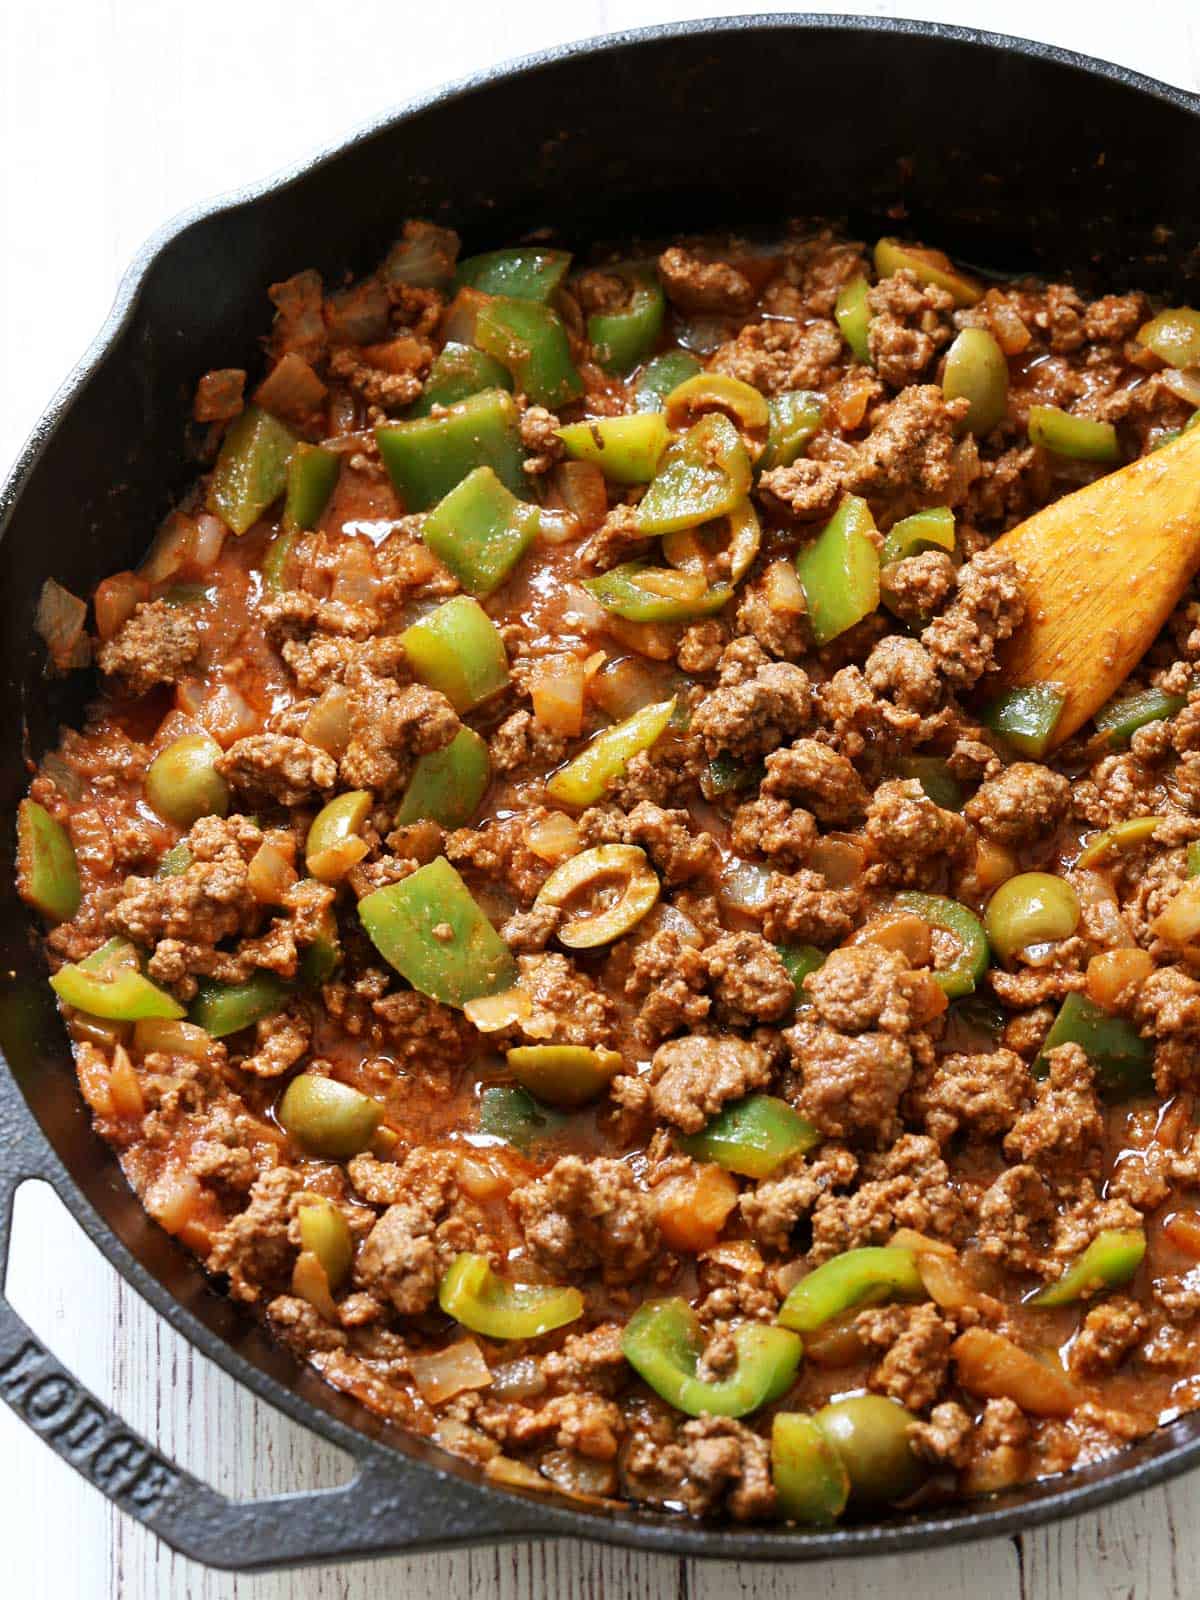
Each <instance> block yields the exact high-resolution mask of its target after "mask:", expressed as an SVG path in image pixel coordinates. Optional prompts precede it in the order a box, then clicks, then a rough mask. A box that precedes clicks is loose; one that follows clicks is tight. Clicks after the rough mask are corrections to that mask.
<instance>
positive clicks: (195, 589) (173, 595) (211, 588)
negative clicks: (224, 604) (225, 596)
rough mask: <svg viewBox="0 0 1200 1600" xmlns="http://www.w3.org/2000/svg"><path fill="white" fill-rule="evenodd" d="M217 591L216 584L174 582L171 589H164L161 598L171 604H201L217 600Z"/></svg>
mask: <svg viewBox="0 0 1200 1600" xmlns="http://www.w3.org/2000/svg"><path fill="white" fill-rule="evenodd" d="M217 593H218V590H217V586H216V584H204V583H199V582H196V583H173V584H172V585H171V587H170V588H169V589H164V590H163V592H162V594H161V596H160V599H162V600H165V601H166V603H167V605H169V606H199V605H206V604H207V603H208V602H209V601H210V600H215V599H216V598H217Z"/></svg>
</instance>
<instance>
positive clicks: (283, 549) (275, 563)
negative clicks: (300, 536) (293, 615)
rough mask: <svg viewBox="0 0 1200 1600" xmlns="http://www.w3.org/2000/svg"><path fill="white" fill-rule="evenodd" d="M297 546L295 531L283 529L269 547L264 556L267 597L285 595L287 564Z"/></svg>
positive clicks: (264, 587)
mask: <svg viewBox="0 0 1200 1600" xmlns="http://www.w3.org/2000/svg"><path fill="white" fill-rule="evenodd" d="M295 544H296V534H295V531H294V529H291V528H286V529H281V530H280V532H279V533H277V534H276V535H275V537H274V538H273V539H272V540H271V542H270V544H269V545H268V546H267V549H266V554H265V555H264V556H263V564H262V576H263V591H264V593H265V594H267V595H280V594H283V592H284V591H285V589H286V588H287V564H288V562H289V560H290V559H291V555H292V551H293V549H294V548H295Z"/></svg>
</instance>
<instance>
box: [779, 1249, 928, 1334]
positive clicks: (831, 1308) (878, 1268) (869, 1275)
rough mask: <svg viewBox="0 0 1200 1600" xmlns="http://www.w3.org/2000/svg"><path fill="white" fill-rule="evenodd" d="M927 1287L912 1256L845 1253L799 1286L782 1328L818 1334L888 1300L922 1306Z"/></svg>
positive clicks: (864, 1251)
mask: <svg viewBox="0 0 1200 1600" xmlns="http://www.w3.org/2000/svg"><path fill="white" fill-rule="evenodd" d="M924 1294H925V1286H924V1284H923V1283H922V1282H921V1274H920V1273H919V1272H918V1270H917V1258H916V1256H915V1254H914V1253H913V1252H912V1251H911V1250H905V1249H902V1248H900V1247H899V1246H898V1245H867V1246H864V1247H863V1248H862V1249H859V1250H844V1251H842V1253H841V1254H840V1255H836V1256H831V1257H830V1259H829V1260H828V1261H823V1262H822V1263H821V1265H820V1266H819V1267H814V1268H813V1270H812V1271H811V1272H810V1273H809V1274H808V1275H807V1276H806V1277H803V1278H801V1279H800V1281H799V1283H797V1284H794V1285H793V1286H792V1288H791V1290H790V1291H789V1293H788V1297H787V1299H786V1300H785V1301H784V1302H783V1304H782V1306H780V1308H779V1319H778V1320H779V1322H780V1323H781V1324H782V1326H783V1327H785V1328H792V1329H794V1330H795V1331H796V1332H797V1333H814V1332H815V1331H816V1330H817V1329H818V1328H820V1327H822V1326H823V1325H824V1324H825V1323H826V1322H829V1321H830V1320H831V1319H832V1318H834V1317H840V1316H841V1315H842V1314H843V1313H844V1312H847V1311H853V1310H855V1309H856V1308H857V1307H859V1306H875V1305H879V1304H880V1302H881V1301H884V1300H894V1299H897V1298H899V1299H909V1300H920V1299H922V1298H923V1297H924Z"/></svg>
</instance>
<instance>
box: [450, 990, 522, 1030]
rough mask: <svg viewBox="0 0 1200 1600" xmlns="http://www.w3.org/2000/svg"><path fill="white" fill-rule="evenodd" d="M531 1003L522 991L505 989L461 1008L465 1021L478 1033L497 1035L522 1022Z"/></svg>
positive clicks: (485, 995) (470, 1001)
mask: <svg viewBox="0 0 1200 1600" xmlns="http://www.w3.org/2000/svg"><path fill="white" fill-rule="evenodd" d="M532 1009H533V1003H532V1001H531V1000H530V998H529V996H528V995H527V994H526V993H525V990H524V989H517V988H513V989H505V990H504V991H503V992H502V993H501V994H484V995H480V996H479V997H478V998H477V999H475V1000H468V1001H467V1003H466V1005H465V1006H463V1015H464V1016H465V1017H466V1019H467V1021H468V1022H469V1023H471V1024H472V1025H473V1026H474V1027H476V1028H478V1029H479V1031H480V1033H498V1032H499V1031H500V1029H501V1028H509V1027H511V1026H512V1024H513V1023H514V1022H524V1020H525V1018H526V1017H527V1016H528V1015H529V1013H530V1012H531V1011H532Z"/></svg>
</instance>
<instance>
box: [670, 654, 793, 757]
mask: <svg viewBox="0 0 1200 1600" xmlns="http://www.w3.org/2000/svg"><path fill="white" fill-rule="evenodd" d="M810 717H811V708H810V697H809V687H808V674H807V673H806V672H805V671H804V670H803V668H801V667H795V666H792V665H791V664H790V663H789V662H785V661H770V662H765V663H764V664H763V665H762V666H761V667H759V668H758V670H757V671H756V672H755V674H754V676H753V677H751V678H745V679H743V680H742V681H740V682H737V683H730V684H726V683H725V682H724V681H722V684H721V685H720V686H719V687H717V688H716V689H714V690H713V691H712V693H711V694H708V695H706V696H705V697H704V699H703V700H701V702H700V704H699V705H698V706H697V707H696V709H695V711H693V713H692V722H691V731H692V732H693V733H694V734H695V735H696V736H697V738H699V739H702V740H703V741H704V748H705V750H706V751H707V752H708V755H709V757H710V758H712V759H715V758H716V757H717V756H719V755H729V756H732V757H733V758H734V760H737V761H750V760H753V759H754V757H756V756H761V755H765V754H767V753H768V752H769V751H772V750H778V748H779V746H780V745H781V744H784V743H786V742H787V741H788V740H789V739H794V738H795V736H796V735H797V734H798V733H799V732H800V731H801V730H802V729H803V728H805V727H807V726H808V723H809V720H810Z"/></svg>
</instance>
